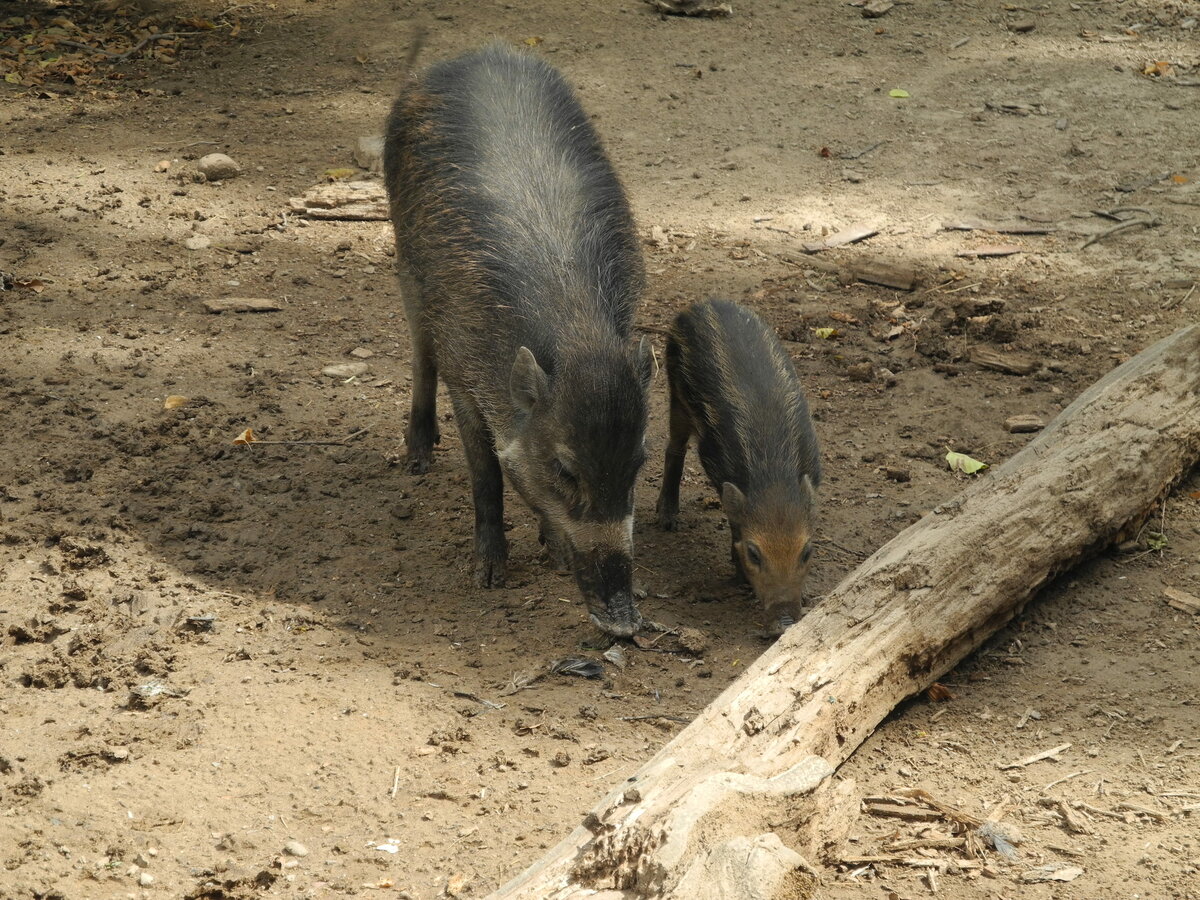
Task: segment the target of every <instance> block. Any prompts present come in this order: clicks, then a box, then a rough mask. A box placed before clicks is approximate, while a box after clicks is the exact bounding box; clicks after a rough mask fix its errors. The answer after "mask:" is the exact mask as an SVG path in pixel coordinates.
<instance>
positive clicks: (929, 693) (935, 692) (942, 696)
mask: <svg viewBox="0 0 1200 900" xmlns="http://www.w3.org/2000/svg"><path fill="white" fill-rule="evenodd" d="M925 696H926V697H928V698H929V699H930V700H932V701H933V702H934V703H945V702H946V701H947V700H953V699H954V694H953V693H952V692H951V690H950V688H948V687H946V686H945V685H944V684H942V683H941V682H940V681H935V682H934V683H933V684H931V685H930V686H929V687H927V688H926V689H925Z"/></svg>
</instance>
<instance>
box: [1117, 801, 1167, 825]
mask: <svg viewBox="0 0 1200 900" xmlns="http://www.w3.org/2000/svg"><path fill="white" fill-rule="evenodd" d="M1117 809H1123V810H1125V811H1126V812H1131V813H1136V814H1137V815H1139V816H1149V817H1150V818H1151V819H1154V821H1156V822H1170V821H1171V817H1170V816H1169V815H1167V814H1166V813H1163V812H1159V811H1158V810H1157V809H1151V808H1150V807H1148V806H1141V805H1139V804H1137V803H1122V804H1120V805H1119V806H1118V807H1117Z"/></svg>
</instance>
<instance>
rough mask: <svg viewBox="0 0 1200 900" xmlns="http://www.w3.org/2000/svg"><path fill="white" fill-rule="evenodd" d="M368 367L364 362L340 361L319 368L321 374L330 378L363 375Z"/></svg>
mask: <svg viewBox="0 0 1200 900" xmlns="http://www.w3.org/2000/svg"><path fill="white" fill-rule="evenodd" d="M369 369H370V366H368V365H367V364H366V363H361V362H357V363H341V364H340V365H336V366H326V367H325V368H323V369H322V370H321V374H322V375H327V376H328V377H330V378H354V377H355V376H357V375H365V374H366V373H367V371H368V370H369Z"/></svg>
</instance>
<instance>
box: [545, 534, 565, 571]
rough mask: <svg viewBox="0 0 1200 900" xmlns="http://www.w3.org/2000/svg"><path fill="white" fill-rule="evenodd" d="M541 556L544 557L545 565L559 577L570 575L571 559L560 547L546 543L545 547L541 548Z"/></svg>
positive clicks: (549, 542)
mask: <svg viewBox="0 0 1200 900" xmlns="http://www.w3.org/2000/svg"><path fill="white" fill-rule="evenodd" d="M543 556H544V557H545V560H546V565H547V566H549V567H550V568H551V569H553V570H554V571H555V572H557V573H558V574H559V575H567V574H570V572H571V557H570V555H569V554H568V553H567V551H566V550H565V549H564V548H563V547H562V546H561V545H559V544H556V543H553V542H551V541H547V542H546V546H545V547H544V548H543Z"/></svg>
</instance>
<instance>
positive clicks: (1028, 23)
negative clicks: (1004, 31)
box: [1008, 19, 1037, 34]
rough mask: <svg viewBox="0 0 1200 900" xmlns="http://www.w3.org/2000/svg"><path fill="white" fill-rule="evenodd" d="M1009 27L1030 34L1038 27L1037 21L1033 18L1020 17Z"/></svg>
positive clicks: (1018, 32)
mask: <svg viewBox="0 0 1200 900" xmlns="http://www.w3.org/2000/svg"><path fill="white" fill-rule="evenodd" d="M1008 27H1009V29H1011V30H1012V31H1015V32H1016V33H1017V34H1028V33H1029V32H1031V31H1033V29H1035V28H1037V22H1035V21H1033V19H1018V20H1017V21H1015V22H1013V23H1012V24H1011V25H1009V26H1008Z"/></svg>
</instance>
